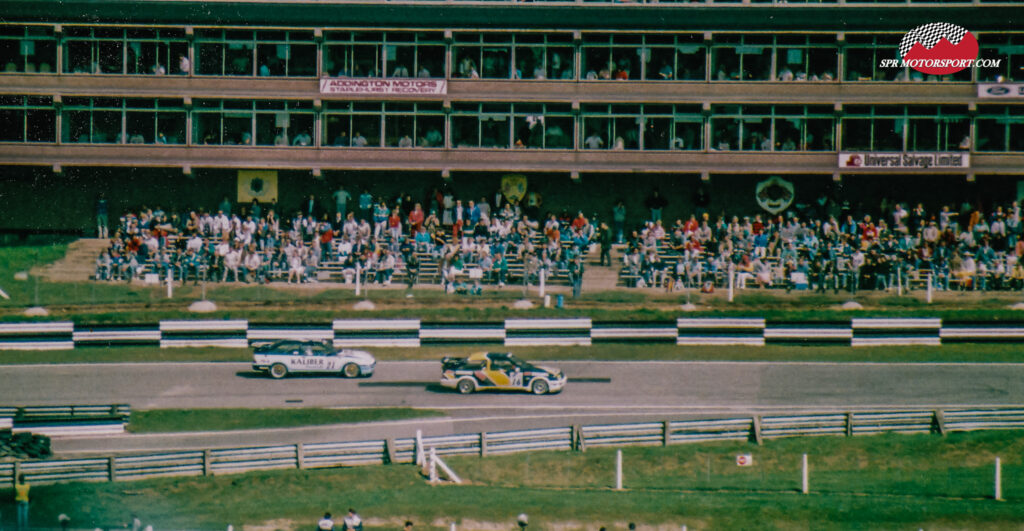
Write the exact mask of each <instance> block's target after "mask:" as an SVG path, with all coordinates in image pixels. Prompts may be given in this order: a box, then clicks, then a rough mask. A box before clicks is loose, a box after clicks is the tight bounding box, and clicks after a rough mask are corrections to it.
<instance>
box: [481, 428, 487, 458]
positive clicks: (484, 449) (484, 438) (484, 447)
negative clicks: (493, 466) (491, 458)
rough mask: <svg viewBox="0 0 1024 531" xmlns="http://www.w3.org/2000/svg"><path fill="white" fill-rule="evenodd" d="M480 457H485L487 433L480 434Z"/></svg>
mask: <svg viewBox="0 0 1024 531" xmlns="http://www.w3.org/2000/svg"><path fill="white" fill-rule="evenodd" d="M480 457H487V432H485V431H482V432H480Z"/></svg>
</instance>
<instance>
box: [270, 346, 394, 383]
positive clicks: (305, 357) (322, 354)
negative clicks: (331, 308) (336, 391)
mask: <svg viewBox="0 0 1024 531" xmlns="http://www.w3.org/2000/svg"><path fill="white" fill-rule="evenodd" d="M376 366H377V360H375V359H374V358H373V356H372V355H371V354H370V353H369V352H365V351H362V350H348V349H343V350H337V349H335V348H334V347H333V346H331V344H330V343H328V342H326V341H324V342H319V341H291V340H285V341H276V342H274V343H270V344H267V345H261V346H258V347H256V350H255V351H253V354H252V368H253V369H254V370H257V371H261V372H262V371H266V372H268V373H270V376H271V377H272V378H284V377H285V376H288V374H289V373H329V374H337V375H340V376H345V377H348V378H355V377H358V376H371V375H373V369H374V367H376Z"/></svg>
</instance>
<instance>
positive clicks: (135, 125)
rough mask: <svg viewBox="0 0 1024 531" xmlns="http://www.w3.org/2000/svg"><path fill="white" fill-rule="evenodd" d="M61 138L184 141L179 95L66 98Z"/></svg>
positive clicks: (103, 141) (101, 141)
mask: <svg viewBox="0 0 1024 531" xmlns="http://www.w3.org/2000/svg"><path fill="white" fill-rule="evenodd" d="M61 141H62V142H78V143H91V144H183V143H184V142H185V108H184V105H183V102H182V100H180V99H138V98H128V99H125V98H82V97H70V98H65V99H64V106H63V110H62V111H61Z"/></svg>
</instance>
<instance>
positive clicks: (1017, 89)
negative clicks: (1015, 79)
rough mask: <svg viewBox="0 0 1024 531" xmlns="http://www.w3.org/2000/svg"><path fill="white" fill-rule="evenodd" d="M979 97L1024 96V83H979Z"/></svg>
mask: <svg viewBox="0 0 1024 531" xmlns="http://www.w3.org/2000/svg"><path fill="white" fill-rule="evenodd" d="M978 97H979V98H1024V83H978Z"/></svg>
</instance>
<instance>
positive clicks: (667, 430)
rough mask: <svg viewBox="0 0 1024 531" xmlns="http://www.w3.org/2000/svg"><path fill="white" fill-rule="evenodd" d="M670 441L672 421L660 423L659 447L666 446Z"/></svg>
mask: <svg viewBox="0 0 1024 531" xmlns="http://www.w3.org/2000/svg"><path fill="white" fill-rule="evenodd" d="M671 440H672V421H670V420H666V421H664V422H662V423H661V445H662V446H668V444H669V442H670V441H671Z"/></svg>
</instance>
